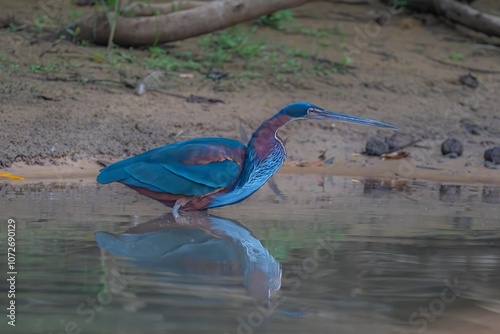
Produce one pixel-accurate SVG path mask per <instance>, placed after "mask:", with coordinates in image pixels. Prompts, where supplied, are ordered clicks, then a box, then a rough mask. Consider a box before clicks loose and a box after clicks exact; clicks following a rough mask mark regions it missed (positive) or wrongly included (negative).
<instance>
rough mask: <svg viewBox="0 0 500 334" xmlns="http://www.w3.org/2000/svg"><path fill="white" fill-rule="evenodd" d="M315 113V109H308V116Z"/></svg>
mask: <svg viewBox="0 0 500 334" xmlns="http://www.w3.org/2000/svg"><path fill="white" fill-rule="evenodd" d="M314 111H315V110H314V108H309V109H307V113H308V114H312V113H314Z"/></svg>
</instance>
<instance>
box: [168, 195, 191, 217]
mask: <svg viewBox="0 0 500 334" xmlns="http://www.w3.org/2000/svg"><path fill="white" fill-rule="evenodd" d="M188 203H189V199H187V198H179V199H178V200H177V201H175V204H174V207H173V208H172V215H174V218H175V219H177V218H179V217H180V216H181V215H180V214H179V209H180V208H181V207H183V206H184V205H186V204H188Z"/></svg>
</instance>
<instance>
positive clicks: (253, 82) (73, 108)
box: [0, 0, 500, 184]
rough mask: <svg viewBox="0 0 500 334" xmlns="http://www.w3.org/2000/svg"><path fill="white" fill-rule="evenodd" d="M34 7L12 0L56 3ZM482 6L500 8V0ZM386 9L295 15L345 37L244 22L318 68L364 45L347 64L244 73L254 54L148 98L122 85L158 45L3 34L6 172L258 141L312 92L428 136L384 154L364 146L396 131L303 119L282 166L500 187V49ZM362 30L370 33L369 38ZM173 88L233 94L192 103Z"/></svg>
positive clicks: (13, 7) (72, 171) (88, 167)
mask: <svg viewBox="0 0 500 334" xmlns="http://www.w3.org/2000/svg"><path fill="white" fill-rule="evenodd" d="M32 3H33V2H32V1H27V0H19V1H16V2H12V1H10V2H8V4H6V5H2V7H3V9H4V11H5V12H6V13H15V14H16V15H18V16H20V17H24V18H33V17H36V15H39V13H40V11H42V10H43V6H39V5H38V6H37V7H33V6H32ZM479 5H480V6H485V7H487V8H490V9H491V8H493V9H492V10H491V11H492V12H494V11H496V13H498V12H499V11H500V3H498V2H495V1H479ZM72 8H73V7H71V8H65V7H61V8H58V9H57V13H58V14H57V16H58V17H59V16H61V17H64V15H66V16H67V13H68V11H69V10H71V9H72ZM73 9H74V8H73ZM89 10H91V9H89ZM59 11H60V13H59ZM374 11H377V12H378V11H381V12H383V13H389V12H388V11H387V8H385V7H384V6H382V5H376V6H375V7H373V6H365V5H363V6H348V5H336V4H332V3H314V4H310V5H307V6H305V7H302V8H299V9H297V10H294V16H295V19H294V20H295V21H296V22H299V23H300V24H301V25H303V27H306V28H307V29H310V30H318V31H330V32H331V33H329V34H326V35H321V36H320V35H319V34H317V35H311V34H310V33H295V34H292V33H286V32H283V31H278V30H273V29H271V28H262V27H259V28H258V29H256V30H255V27H254V25H252V24H251V23H249V24H246V25H244V29H248V30H249V31H251V33H252V34H254V35H253V36H254V37H253V38H263V39H265V40H266V47H267V46H269V47H274V46H276V45H284V46H287V47H288V48H289V49H292V48H300V49H301V50H307V51H309V52H310V55H311V54H314V57H315V59H316V60H315V64H318V63H323V64H327V65H328V64H330V65H331V64H334V62H339V61H340V60H341V59H345V57H346V54H345V50H347V49H349V50H351V51H352V50H353V48H355V52H354V53H350V54H349V55H348V56H349V58H350V59H351V60H352V62H351V63H350V64H349V65H348V66H347V67H346V68H345V69H347V73H344V74H342V73H331V72H330V73H326V74H325V73H317V72H315V73H313V72H312V71H310V70H309V69H310V68H311V66H309V65H308V64H310V59H307V58H308V57H304V58H305V59H301V60H300V61H301V62H302V63H303V64H304V66H302V69H297V70H296V71H293V72H294V73H274V72H273V71H272V70H271V69H270V68H268V67H267V65H268V64H267V62H266V61H265V59H262V61H261V62H260V63H259V64H258V66H257V67H256V69H254V72H257V73H263V75H261V76H259V77H258V78H247V79H245V80H243V79H242V80H239V79H238V80H235V79H232V78H234V77H235V76H234V75H235V74H237V73H241V72H242V71H244V69H245V63H246V62H247V60H245V59H235V60H234V61H233V62H230V63H228V64H226V65H224V66H223V67H222V68H220V69H218V70H223V71H226V72H228V73H229V74H230V76H229V78H227V79H221V80H220V81H213V80H211V79H209V78H207V76H206V74H205V73H204V70H186V69H183V70H182V71H171V72H170V73H168V75H167V76H165V77H163V78H162V79H161V82H160V83H159V88H158V91H148V92H147V93H146V94H144V95H142V96H137V95H135V94H134V90H133V89H131V88H130V87H126V86H125V85H123V84H119V82H124V81H126V82H129V83H134V84H135V83H137V82H138V81H139V80H140V78H144V77H146V76H147V75H148V74H149V73H151V72H152V69H150V68H145V67H143V66H140V65H139V64H137V63H135V62H134V61H133V60H128V61H127V57H126V55H134V57H136V58H135V59H140V58H141V57H144V55H145V54H147V53H148V52H149V51H148V50H140V49H135V50H128V49H118V50H115V51H114V52H115V54H118V55H120V57H121V58H120V59H121V60H120V61H117V62H114V61H112V60H110V59H111V58H106V59H104V58H102V57H101V56H100V55H101V54H102V52H105V48H104V47H98V46H80V45H73V44H70V43H68V42H62V43H59V44H58V45H54V46H52V47H51V43H52V42H50V41H44V40H42V39H40V38H34V37H33V36H34V34H33V33H29V32H26V31H23V30H21V31H15V32H14V31H12V29H3V30H0V45H1V46H2V47H1V50H0V117H1V119H2V122H1V123H0V165H1V166H3V167H0V168H3V169H5V170H4V171H7V172H11V173H14V174H17V175H21V176H24V177H25V178H26V179H27V182H28V181H30V180H34V179H61V178H68V179H72V178H94V177H95V176H96V174H97V172H98V170H99V168H101V166H100V165H99V164H98V163H97V160H99V159H105V160H117V159H119V158H122V157H125V156H129V155H134V154H137V153H140V152H143V151H145V150H148V149H151V148H154V147H156V146H160V145H164V144H167V143H172V142H175V141H181V140H187V139H191V138H196V137H203V136H223V137H229V138H234V139H239V140H242V132H243V133H246V135H247V136H249V135H250V134H251V132H252V131H253V130H254V129H256V128H257V127H258V126H259V125H260V124H261V123H262V122H263V121H264V120H265V119H267V118H268V117H270V116H272V115H273V114H274V113H275V112H276V111H278V110H279V109H280V108H281V107H283V106H284V105H286V104H288V103H290V102H293V101H302V100H305V101H309V102H312V103H314V104H316V105H318V106H321V107H324V108H326V109H330V110H333V111H338V112H344V113H348V114H352V115H356V116H361V117H368V118H372V119H376V120H380V121H384V122H388V123H391V124H394V125H396V126H398V127H400V128H401V134H402V135H404V136H406V137H407V138H410V139H411V140H419V141H418V142H417V143H416V144H415V145H413V146H411V147H407V148H405V151H407V152H408V153H409V154H410V157H408V158H404V159H401V160H393V161H388V160H381V159H380V158H378V157H367V156H364V155H361V154H359V153H360V152H362V151H364V147H365V143H366V140H367V139H369V138H370V137H379V138H382V139H383V138H384V137H389V136H391V135H392V134H393V133H392V132H391V131H387V130H379V129H375V128H366V127H361V126H356V125H349V124H330V123H328V124H325V123H321V122H312V121H309V122H296V123H293V124H289V125H287V126H286V127H285V128H284V129H283V130H282V131H281V136H282V137H283V138H286V140H287V143H286V146H287V150H288V159H287V160H288V166H285V168H283V169H282V171H285V172H298V173H333V174H340V175H353V176H354V175H356V176H376V177H387V178H394V177H402V178H417V179H430V180H437V181H442V182H480V183H497V184H500V170H499V169H491V168H486V167H484V157H483V154H484V150H485V149H486V148H489V147H493V146H496V145H500V112H499V111H500V110H499V106H500V94H499V93H500V89H499V88H500V61H499V59H500V57H499V56H500V49H498V48H496V47H489V46H486V45H483V44H480V40H476V39H473V38H470V37H466V36H465V35H464V34H462V33H460V32H459V31H457V30H455V29H453V28H452V27H450V26H448V25H446V24H444V23H443V22H441V21H439V20H437V19H436V18H433V17H431V16H421V17H420V18H422V20H420V19H415V18H410V17H408V16H404V15H390V14H389V15H386V17H387V18H388V20H389V21H388V22H387V24H386V26H384V27H379V26H377V25H375V24H373V16H372V14H373V13H374ZM37 13H38V14H37ZM49 18H50V15H49ZM374 27H375V28H374ZM377 27H378V28H377ZM370 29H373V30H370ZM308 31H309V30H308ZM360 31H361V32H365V35H364V36H362V37H360ZM199 45H200V44H199V38H193V39H190V40H188V41H182V42H177V43H173V44H172V45H170V46H168V47H169V48H170V47H171V48H173V49H174V50H189V51H190V52H194V53H203V52H204V51H203V50H201V48H200V46H199ZM349 46H350V47H349ZM49 47H50V49H49ZM47 50H48V51H47ZM278 50H280V49H279V48H278ZM45 51H46V52H45ZM42 53H43V55H42V56H41V54H42ZM309 58H311V56H310V57H309ZM123 59H125V60H123ZM318 59H319V60H318ZM298 61H299V60H298ZM258 62H259V61H258ZM332 66H333V65H332ZM469 73H470V74H472V75H473V76H474V77H476V78H477V80H478V82H479V85H478V86H477V88H470V87H467V86H465V85H463V84H461V83H460V81H459V77H460V76H463V75H467V74H469ZM74 78H79V80H72V79H74ZM82 78H85V79H82ZM94 79H98V80H114V81H116V82H118V84H117V83H114V82H106V81H99V82H94V81H93V80H94ZM165 93H170V94H177V95H182V96H190V95H191V94H193V95H197V96H204V97H209V98H213V99H220V100H222V101H224V103H190V102H188V101H186V99H184V98H181V97H179V96H174V95H167V94H165ZM241 129H243V131H242V130H241ZM448 137H454V138H457V139H458V140H460V141H461V142H462V143H463V144H464V152H463V155H462V156H461V157H459V158H456V159H450V158H448V157H444V156H442V154H441V150H440V147H441V143H442V142H443V141H444V140H445V139H446V138H448ZM324 152H325V153H324ZM323 153H324V156H325V157H326V159H327V160H328V159H330V160H331V159H332V158H335V159H334V161H333V163H332V164H331V165H324V166H320V167H293V164H292V162H297V161H306V162H314V161H317V160H318V157H319V156H320V155H322V154H323Z"/></svg>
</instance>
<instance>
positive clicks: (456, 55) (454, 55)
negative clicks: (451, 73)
mask: <svg viewBox="0 0 500 334" xmlns="http://www.w3.org/2000/svg"><path fill="white" fill-rule="evenodd" d="M449 58H450V59H451V60H454V61H463V60H464V59H465V56H464V54H463V53H461V52H453V53H452V54H450V56H449Z"/></svg>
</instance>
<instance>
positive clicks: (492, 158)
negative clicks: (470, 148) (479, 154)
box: [484, 146, 500, 165]
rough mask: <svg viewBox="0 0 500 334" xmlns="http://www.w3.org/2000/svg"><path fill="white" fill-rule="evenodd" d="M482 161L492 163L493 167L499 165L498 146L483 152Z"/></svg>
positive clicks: (499, 147) (499, 148)
mask: <svg viewBox="0 0 500 334" xmlns="http://www.w3.org/2000/svg"><path fill="white" fill-rule="evenodd" d="M484 160H486V161H489V162H492V163H494V164H495V165H498V164H500V146H496V147H492V148H489V149H487V150H486V151H484Z"/></svg>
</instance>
